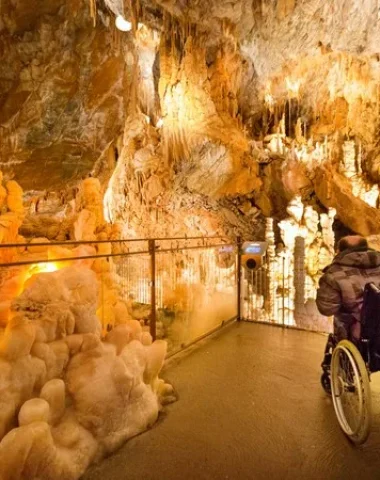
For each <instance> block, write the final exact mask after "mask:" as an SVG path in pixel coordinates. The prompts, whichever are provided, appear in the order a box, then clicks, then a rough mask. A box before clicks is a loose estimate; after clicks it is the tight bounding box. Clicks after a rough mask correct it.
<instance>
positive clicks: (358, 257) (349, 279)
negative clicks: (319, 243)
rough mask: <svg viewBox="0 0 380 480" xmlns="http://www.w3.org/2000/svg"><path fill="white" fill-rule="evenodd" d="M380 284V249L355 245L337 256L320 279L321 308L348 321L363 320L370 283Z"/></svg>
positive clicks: (341, 319) (319, 305)
mask: <svg viewBox="0 0 380 480" xmlns="http://www.w3.org/2000/svg"><path fill="white" fill-rule="evenodd" d="M370 282H373V283H375V284H376V285H380V252H376V251H375V250H370V249H366V248H365V249H363V248H351V249H347V250H344V251H343V252H342V253H340V254H339V255H337V256H336V257H335V258H334V260H333V262H332V263H331V265H329V266H328V267H326V268H325V269H324V274H323V275H322V277H321V278H320V280H319V288H318V291H317V307H318V310H319V311H320V313H321V314H322V315H326V316H327V317H329V316H331V315H334V316H335V317H336V318H337V319H338V320H340V321H342V322H344V323H347V322H349V323H352V322H353V321H355V320H357V321H360V310H361V307H362V304H363V291H364V286H365V285H366V284H367V283H370Z"/></svg>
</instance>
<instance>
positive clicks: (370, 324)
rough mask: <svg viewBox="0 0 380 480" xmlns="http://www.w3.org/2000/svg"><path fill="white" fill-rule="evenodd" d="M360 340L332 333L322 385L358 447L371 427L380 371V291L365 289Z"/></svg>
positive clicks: (327, 348)
mask: <svg viewBox="0 0 380 480" xmlns="http://www.w3.org/2000/svg"><path fill="white" fill-rule="evenodd" d="M360 321H361V337H360V340H359V341H355V343H354V342H353V341H350V340H342V341H340V342H338V341H337V340H336V338H335V337H334V335H333V334H330V335H329V337H328V340H327V344H326V348H325V356H324V359H323V362H322V370H323V373H322V376H321V384H322V387H323V388H324V390H325V391H326V393H328V394H329V395H331V397H332V400H333V404H334V409H335V414H336V416H337V419H338V422H339V425H340V427H341V429H342V430H343V432H344V433H345V434H346V436H347V437H348V438H349V439H350V440H351V442H353V443H354V444H356V445H361V444H363V443H364V442H365V441H366V440H367V438H368V435H369V433H370V427H371V390H370V378H371V374H372V373H375V372H378V371H380V289H379V288H378V287H377V286H376V285H374V284H373V283H368V284H367V285H366V286H365V288H364V296H363V307H362V310H361V320H360Z"/></svg>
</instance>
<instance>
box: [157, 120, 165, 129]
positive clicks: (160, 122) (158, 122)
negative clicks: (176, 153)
mask: <svg viewBox="0 0 380 480" xmlns="http://www.w3.org/2000/svg"><path fill="white" fill-rule="evenodd" d="M163 125H164V121H163V119H162V118H159V119H158V121H157V123H156V127H157V128H161V127H162V126H163Z"/></svg>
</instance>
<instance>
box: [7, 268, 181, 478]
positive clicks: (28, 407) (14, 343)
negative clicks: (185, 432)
mask: <svg viewBox="0 0 380 480" xmlns="http://www.w3.org/2000/svg"><path fill="white" fill-rule="evenodd" d="M93 267H94V265H93V261H91V260H85V261H82V262H81V261H75V262H73V263H72V265H71V266H68V267H65V268H62V269H60V270H58V271H56V272H50V273H38V274H35V275H32V276H31V277H30V278H29V279H27V280H26V281H25V284H24V286H23V291H22V293H21V294H20V295H18V296H17V297H16V298H15V299H14V300H13V301H12V305H11V311H10V315H9V317H8V320H7V323H6V327H5V330H4V332H3V333H2V334H0V367H1V368H0V391H1V400H0V405H1V408H0V439H2V440H1V442H0V463H1V473H0V478H1V479H2V480H11V479H15V480H16V479H17V480H19V479H25V480H26V479H28V480H30V479H32V478H46V479H56V478H67V479H77V478H79V477H80V476H81V475H82V474H83V472H84V471H85V469H86V468H87V467H88V465H89V464H90V463H92V462H93V461H97V460H99V459H101V458H102V457H103V456H104V455H107V454H109V453H110V452H112V451H114V450H115V449H117V448H119V447H120V446H121V445H122V443H123V442H125V441H126V440H127V439H128V438H130V437H132V436H134V435H137V434H138V433H140V432H142V431H144V430H145V429H147V428H149V427H150V426H151V425H152V424H153V423H154V422H155V421H156V419H157V416H158V412H159V410H160V407H161V404H162V403H165V402H167V401H170V400H171V399H172V387H171V386H170V385H168V384H165V383H164V381H163V380H160V379H159V378H158V374H159V371H160V369H161V367H162V364H163V361H164V358H165V354H166V342H164V341H156V342H152V338H151V336H150V334H149V333H148V332H146V331H143V330H142V327H141V325H140V323H139V322H138V321H136V320H131V319H130V316H129V315H128V309H127V306H126V305H124V308H125V311H124V312H122V311H121V310H120V309H121V306H122V304H121V303H120V301H119V305H118V306H116V305H115V307H114V310H113V312H114V316H118V321H117V325H116V326H115V328H113V329H112V330H111V331H110V332H109V333H106V332H105V331H104V330H103V332H102V324H101V322H100V320H99V317H98V316H97V315H96V310H97V305H98V296H99V294H100V288H101V287H100V284H99V281H98V278H97V275H96V273H95V272H94V270H93Z"/></svg>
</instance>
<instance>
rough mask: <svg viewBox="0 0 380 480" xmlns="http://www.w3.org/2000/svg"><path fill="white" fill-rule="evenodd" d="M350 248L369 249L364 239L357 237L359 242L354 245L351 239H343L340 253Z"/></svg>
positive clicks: (339, 246)
mask: <svg viewBox="0 0 380 480" xmlns="http://www.w3.org/2000/svg"><path fill="white" fill-rule="evenodd" d="M348 248H368V242H367V240H366V239H365V238H364V237H357V241H356V242H355V243H354V244H352V243H351V242H350V240H349V237H343V238H341V239H340V240H339V242H338V249H339V251H340V252H343V251H344V250H347V249H348Z"/></svg>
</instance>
